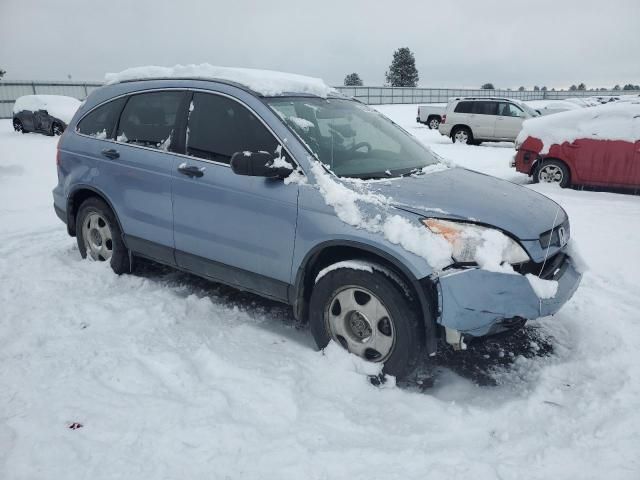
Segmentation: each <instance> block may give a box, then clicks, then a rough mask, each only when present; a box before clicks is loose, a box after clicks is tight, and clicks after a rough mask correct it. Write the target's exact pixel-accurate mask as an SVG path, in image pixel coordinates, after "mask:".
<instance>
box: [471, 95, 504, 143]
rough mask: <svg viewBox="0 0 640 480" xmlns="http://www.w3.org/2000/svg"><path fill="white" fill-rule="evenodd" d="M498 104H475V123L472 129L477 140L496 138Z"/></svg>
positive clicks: (484, 102)
mask: <svg viewBox="0 0 640 480" xmlns="http://www.w3.org/2000/svg"><path fill="white" fill-rule="evenodd" d="M497 111H498V104H497V102H495V101H492V100H478V101H475V102H473V113H474V115H473V121H472V125H471V129H472V130H473V136H474V138H476V139H493V138H495V125H496V113H497Z"/></svg>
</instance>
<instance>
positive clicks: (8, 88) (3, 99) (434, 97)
mask: <svg viewBox="0 0 640 480" xmlns="http://www.w3.org/2000/svg"><path fill="white" fill-rule="evenodd" d="M101 85H102V84H101V83H100V82H73V81H68V82H29V81H20V82H18V81H11V82H3V81H0V118H11V116H12V111H13V103H14V102H15V100H16V99H17V98H19V97H21V96H23V95H34V94H47V95H66V96H69V97H75V98H77V99H79V100H83V99H85V98H86V97H87V95H89V93H91V91H92V90H95V89H96V88H99V87H100V86H101ZM336 89H337V90H339V91H340V92H342V93H344V94H345V95H348V96H351V97H355V98H357V99H358V100H360V101H362V102H364V103H367V104H371V105H380V104H392V103H447V102H448V101H449V99H450V98H451V97H489V96H490V97H506V98H515V99H519V100H545V99H547V100H561V99H564V98H569V97H593V96H611V95H614V96H618V95H625V94H631V95H638V94H639V93H640V92H638V91H634V90H607V91H596V90H577V91H569V90H555V91H544V92H543V91H538V90H536V91H534V90H525V91H519V90H472V89H461V88H457V89H456V88H407V87H336Z"/></svg>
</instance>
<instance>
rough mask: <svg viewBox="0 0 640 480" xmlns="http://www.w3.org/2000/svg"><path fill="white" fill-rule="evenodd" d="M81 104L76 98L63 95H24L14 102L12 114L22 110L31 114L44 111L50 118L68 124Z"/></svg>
mask: <svg viewBox="0 0 640 480" xmlns="http://www.w3.org/2000/svg"><path fill="white" fill-rule="evenodd" d="M81 103H82V102H81V101H80V100H78V99H77V98H72V97H65V96H63V95H25V96H24V97H20V98H18V99H17V100H16V101H15V103H14V104H13V113H14V115H15V114H16V113H19V112H22V111H23V110H28V111H31V112H36V111H38V110H46V111H47V112H48V113H49V115H51V116H52V117H55V118H58V119H60V120H62V121H63V122H64V123H66V124H68V123H69V122H70V121H71V119H72V118H73V115H74V114H75V113H76V111H77V110H78V108H80V104H81Z"/></svg>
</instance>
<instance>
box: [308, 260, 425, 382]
mask: <svg viewBox="0 0 640 480" xmlns="http://www.w3.org/2000/svg"><path fill="white" fill-rule="evenodd" d="M405 291H406V288H403V287H402V286H400V285H399V284H398V283H397V282H396V281H394V280H392V279H391V278H390V277H389V276H388V275H386V274H385V273H382V272H380V271H378V270H376V269H375V268H374V269H373V272H368V271H364V270H354V269H350V268H340V269H336V270H333V271H330V272H328V273H327V274H326V275H325V276H323V277H322V278H321V279H320V280H319V281H318V283H316V285H315V287H314V289H313V292H312V293H311V301H310V305H309V312H310V313H309V326H310V329H311V333H312V334H313V338H314V339H315V341H316V344H317V346H318V348H319V349H323V348H325V347H326V346H327V345H328V343H329V341H330V340H332V339H333V340H334V341H336V342H337V343H338V344H339V345H341V346H342V347H343V348H345V349H347V350H349V351H351V352H352V353H354V354H355V355H358V356H360V357H361V358H364V359H365V360H368V361H372V362H384V367H383V372H384V373H386V374H389V375H393V376H395V377H397V378H399V379H401V378H405V377H407V376H408V375H409V374H410V373H411V372H412V371H413V370H414V369H415V367H416V365H417V364H418V361H419V359H420V358H421V356H422V352H423V349H424V342H423V338H424V335H423V333H422V328H421V324H420V323H419V315H418V313H417V307H416V305H415V302H413V301H412V300H411V299H410V298H409V297H408V296H407V294H406V293H404V292H405ZM341 300H342V302H341ZM371 302H374V303H371ZM375 302H378V303H375ZM380 306H381V307H382V308H380ZM374 307H377V308H374ZM371 309H373V310H372V311H371ZM368 310H369V311H368ZM372 312H374V313H372ZM372 317H376V318H375V319H372ZM377 317H380V318H377ZM374 328H375V330H374ZM373 347H375V348H373ZM376 354H377V355H376Z"/></svg>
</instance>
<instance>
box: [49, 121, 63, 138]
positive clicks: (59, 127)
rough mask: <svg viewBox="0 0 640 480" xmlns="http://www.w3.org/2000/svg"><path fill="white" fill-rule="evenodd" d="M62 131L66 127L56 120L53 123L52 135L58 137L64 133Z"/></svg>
mask: <svg viewBox="0 0 640 480" xmlns="http://www.w3.org/2000/svg"><path fill="white" fill-rule="evenodd" d="M62 132H64V128H63V127H62V125H60V124H59V123H57V122H54V123H53V125H51V134H52V135H54V136H56V137H57V136H60V135H62Z"/></svg>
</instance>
